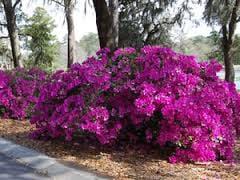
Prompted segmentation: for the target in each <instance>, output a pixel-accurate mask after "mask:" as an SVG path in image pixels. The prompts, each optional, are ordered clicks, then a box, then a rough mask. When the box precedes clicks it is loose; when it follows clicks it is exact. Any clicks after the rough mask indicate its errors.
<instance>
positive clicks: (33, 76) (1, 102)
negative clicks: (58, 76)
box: [0, 68, 46, 119]
mask: <svg viewBox="0 0 240 180" xmlns="http://www.w3.org/2000/svg"><path fill="white" fill-rule="evenodd" d="M45 77H46V74H45V73H44V72H43V71H41V70H39V69H30V70H27V69H23V68H22V69H16V70H13V71H0V116H1V117H4V118H14V119H22V118H25V117H29V115H30V114H31V111H32V106H33V105H34V104H35V103H36V102H37V96H38V94H39V91H40V90H39V89H40V86H41V83H42V82H43V81H44V80H45Z"/></svg>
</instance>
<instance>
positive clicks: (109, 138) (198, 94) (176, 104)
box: [31, 46, 240, 163]
mask: <svg viewBox="0 0 240 180" xmlns="http://www.w3.org/2000/svg"><path fill="white" fill-rule="evenodd" d="M221 68H222V67H221V65H220V64H218V63H217V62H216V61H210V62H202V63H198V62H197V61H196V59H195V57H193V56H186V55H183V54H178V53H175V52H174V51H172V50H171V49H169V48H161V47H155V46H146V47H144V48H142V49H141V51H140V52H136V50H135V49H133V48H126V49H119V50H117V51H115V52H114V54H113V55H111V54H110V52H109V50H108V49H103V50H100V51H99V52H98V53H97V57H91V58H88V59H87V60H86V61H85V62H84V63H83V64H82V65H80V64H74V65H73V66H72V67H71V68H70V69H69V70H67V71H58V72H56V73H55V74H53V75H52V76H51V77H50V79H48V82H47V83H46V84H44V85H43V87H42V88H41V92H40V97H39V101H38V103H37V105H36V106H35V110H34V114H33V117H32V119H31V123H32V124H35V125H36V128H37V130H36V131H35V132H33V133H32V136H33V137H34V138H41V137H50V138H58V137H65V138H66V140H72V138H73V137H74V136H76V135H78V134H79V133H82V132H85V133H87V134H92V135H95V136H96V138H97V139H98V140H99V142H100V143H102V144H111V143H115V142H118V141H121V140H123V139H124V140H128V141H129V142H133V141H134V142H135V143H138V142H145V143H149V144H152V145H159V146H162V147H165V146H171V147H172V148H173V150H174V151H173V153H172V155H171V156H170V157H169V159H170V161H171V162H173V163H175V162H188V161H213V160H220V159H223V160H231V159H232V157H233V147H234V141H235V139H236V136H237V135H238V132H239V121H240V106H239V104H240V97H239V95H238V93H237V92H236V89H235V85H234V84H231V83H227V82H225V81H222V80H220V79H219V78H218V77H217V75H216V73H217V72H218V71H219V70H221Z"/></svg>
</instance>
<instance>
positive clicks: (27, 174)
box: [0, 154, 50, 180]
mask: <svg viewBox="0 0 240 180" xmlns="http://www.w3.org/2000/svg"><path fill="white" fill-rule="evenodd" d="M48 179H50V178H48V177H45V176H41V175H39V174H36V173H34V171H33V170H32V169H31V168H28V167H26V166H24V165H22V164H19V163H16V162H15V161H13V160H12V159H10V158H8V157H6V156H4V155H2V154H0V180H48Z"/></svg>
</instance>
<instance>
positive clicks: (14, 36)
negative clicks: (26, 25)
mask: <svg viewBox="0 0 240 180" xmlns="http://www.w3.org/2000/svg"><path fill="white" fill-rule="evenodd" d="M0 3H1V6H2V7H3V11H4V14H5V20H6V23H1V25H2V26H4V27H7V31H8V36H7V37H9V39H10V44H11V51H12V60H13V64H14V67H21V66H22V62H21V52H20V44H19V35H18V28H17V22H16V21H17V19H18V17H17V14H16V13H17V9H18V8H21V0H15V1H13V0H1V1H0Z"/></svg>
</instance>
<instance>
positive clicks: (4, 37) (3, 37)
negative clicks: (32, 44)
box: [0, 36, 9, 39]
mask: <svg viewBox="0 0 240 180" xmlns="http://www.w3.org/2000/svg"><path fill="white" fill-rule="evenodd" d="M8 38H9V36H0V39H8Z"/></svg>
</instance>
